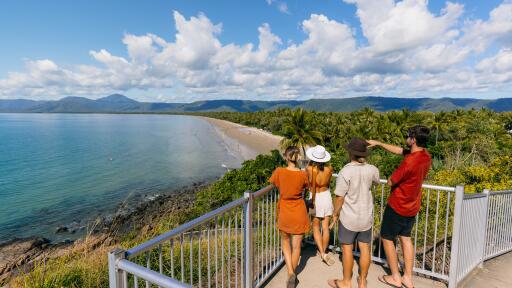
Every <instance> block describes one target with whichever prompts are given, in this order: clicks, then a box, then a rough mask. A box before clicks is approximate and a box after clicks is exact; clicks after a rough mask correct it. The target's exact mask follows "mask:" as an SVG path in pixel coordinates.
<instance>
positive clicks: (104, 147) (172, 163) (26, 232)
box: [0, 114, 241, 243]
mask: <svg viewBox="0 0 512 288" xmlns="http://www.w3.org/2000/svg"><path fill="white" fill-rule="evenodd" d="M240 163H241V159H240V157H239V156H238V155H234V154H232V153H231V152H230V151H229V150H228V149H227V146H226V145H225V143H224V142H223V140H222V139H221V137H220V136H219V135H218V134H217V133H216V131H215V129H214V127H212V126H211V125H210V124H209V123H208V122H207V121H205V120H203V119H201V118H198V117H192V116H177V115H176V116H175V115H121V114H0V243H1V242H5V241H7V240H10V239H13V238H25V237H32V236H42V237H46V238H49V239H51V240H52V241H62V240H66V239H69V240H73V239H75V238H77V237H79V236H81V235H83V234H84V233H85V232H86V231H87V229H88V228H87V225H88V224H89V223H91V221H92V220H94V219H96V218H97V217H108V215H113V213H115V212H116V209H118V207H119V205H120V204H121V203H131V204H130V205H137V203H140V202H141V201H145V200H146V199H151V198H152V197H154V196H156V195H160V194H162V193H170V192H171V191H179V189H180V188H183V187H187V186H190V185H192V184H193V183H198V182H203V181H212V180H214V179H217V178H218V177H220V176H222V175H223V174H224V173H225V172H226V168H225V167H237V166H239V165H240ZM59 226H67V227H69V228H70V230H71V229H72V230H74V231H76V233H73V234H71V233H62V234H56V233H55V232H56V229H57V227H59Z"/></svg>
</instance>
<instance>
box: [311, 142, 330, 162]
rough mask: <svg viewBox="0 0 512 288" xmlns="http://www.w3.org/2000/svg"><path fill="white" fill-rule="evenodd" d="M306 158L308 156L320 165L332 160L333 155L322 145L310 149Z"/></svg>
mask: <svg viewBox="0 0 512 288" xmlns="http://www.w3.org/2000/svg"><path fill="white" fill-rule="evenodd" d="M306 156H308V158H309V160H312V161H315V162H319V163H325V162H328V161H329V160H331V154H329V152H327V151H326V150H325V148H324V146H320V145H316V146H315V147H311V148H308V150H306Z"/></svg>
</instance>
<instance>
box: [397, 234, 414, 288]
mask: <svg viewBox="0 0 512 288" xmlns="http://www.w3.org/2000/svg"><path fill="white" fill-rule="evenodd" d="M400 244H401V245H402V251H403V253H404V262H405V265H404V266H405V267H404V275H403V276H402V284H403V285H405V286H406V287H414V285H413V283H412V267H413V264H414V262H413V261H414V246H413V245H412V240H411V237H405V236H400Z"/></svg>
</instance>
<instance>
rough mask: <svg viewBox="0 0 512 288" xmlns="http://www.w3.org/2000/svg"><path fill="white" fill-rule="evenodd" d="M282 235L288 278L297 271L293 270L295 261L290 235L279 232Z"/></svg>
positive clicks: (282, 247)
mask: <svg viewBox="0 0 512 288" xmlns="http://www.w3.org/2000/svg"><path fill="white" fill-rule="evenodd" d="M279 233H281V249H282V250H283V256H284V262H285V263H286V269H287V270H288V276H290V275H292V274H293V273H295V269H294V268H293V264H292V263H293V260H292V246H291V243H290V234H288V233H285V232H283V231H279Z"/></svg>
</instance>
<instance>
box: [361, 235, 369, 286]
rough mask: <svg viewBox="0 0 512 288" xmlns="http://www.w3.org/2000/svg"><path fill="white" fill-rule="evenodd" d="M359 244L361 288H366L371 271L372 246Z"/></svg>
mask: <svg viewBox="0 0 512 288" xmlns="http://www.w3.org/2000/svg"><path fill="white" fill-rule="evenodd" d="M358 244H359V253H360V256H359V279H358V284H359V288H366V278H367V277H368V269H370V244H369V243H363V242H358Z"/></svg>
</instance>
